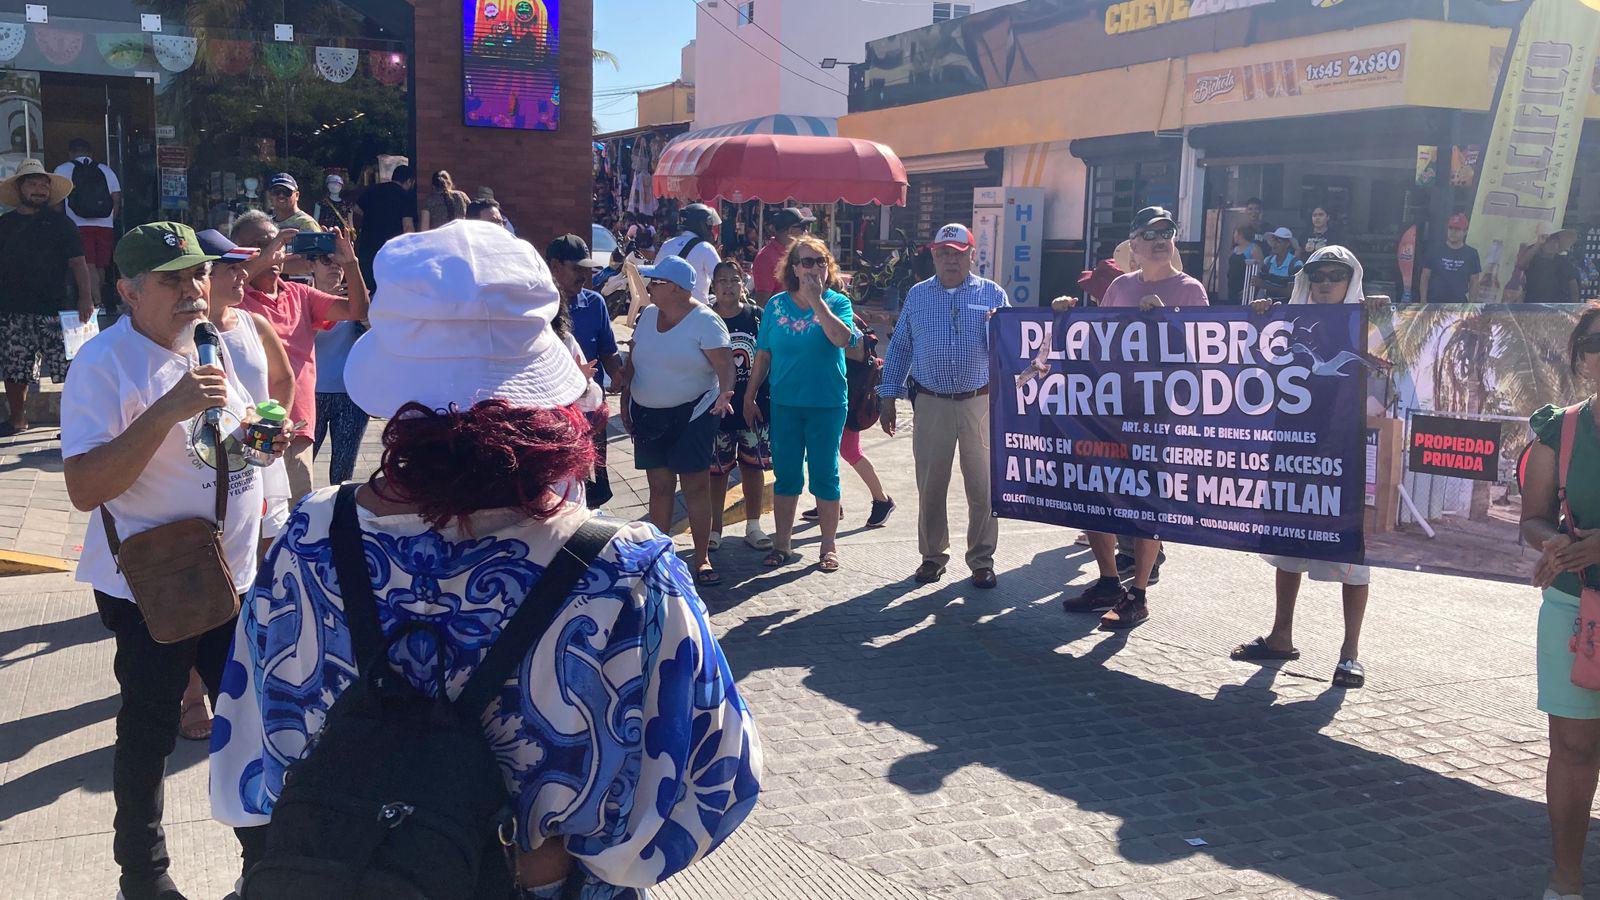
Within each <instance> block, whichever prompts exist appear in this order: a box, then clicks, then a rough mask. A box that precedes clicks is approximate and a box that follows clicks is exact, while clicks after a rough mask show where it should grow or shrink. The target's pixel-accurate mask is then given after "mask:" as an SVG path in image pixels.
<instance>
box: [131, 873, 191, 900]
mask: <svg viewBox="0 0 1600 900" xmlns="http://www.w3.org/2000/svg"><path fill="white" fill-rule="evenodd" d="M120 882H121V884H120V887H119V889H118V891H117V900H186V898H185V897H184V896H183V893H182V892H181V891H179V890H178V886H177V885H176V884H174V883H173V882H172V876H170V875H162V876H160V877H159V878H156V879H155V880H153V881H131V880H129V879H128V877H127V876H123V877H122V878H121V879H120Z"/></svg>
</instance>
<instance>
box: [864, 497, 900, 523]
mask: <svg viewBox="0 0 1600 900" xmlns="http://www.w3.org/2000/svg"><path fill="white" fill-rule="evenodd" d="M893 512H894V498H893V497H890V498H889V499H887V500H874V501H872V513H871V514H870V515H868V516H867V527H868V528H881V527H883V526H884V525H886V524H888V522H889V514H890V513H893Z"/></svg>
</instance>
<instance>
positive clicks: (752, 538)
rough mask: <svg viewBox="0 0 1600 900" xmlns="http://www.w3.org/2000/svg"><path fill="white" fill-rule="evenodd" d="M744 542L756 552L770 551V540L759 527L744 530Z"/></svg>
mask: <svg viewBox="0 0 1600 900" xmlns="http://www.w3.org/2000/svg"><path fill="white" fill-rule="evenodd" d="M744 542H745V543H746V544H749V545H750V546H751V547H752V548H754V549H756V550H771V549H772V538H771V537H770V536H769V535H768V534H767V533H766V532H765V531H762V530H761V526H760V525H756V526H753V527H748V528H746V529H745V530H744Z"/></svg>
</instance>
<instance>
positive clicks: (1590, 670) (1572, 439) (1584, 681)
mask: <svg viewBox="0 0 1600 900" xmlns="http://www.w3.org/2000/svg"><path fill="white" fill-rule="evenodd" d="M1586 415H1588V410H1587V409H1586V405H1585V404H1581V403H1580V404H1578V405H1576V406H1569V407H1567V408H1566V409H1564V410H1562V412H1561V456H1560V459H1561V462H1560V466H1559V468H1558V478H1559V481H1558V482H1557V488H1556V496H1557V497H1559V498H1560V500H1561V517H1562V519H1564V520H1565V522H1566V526H1567V533H1569V534H1571V535H1572V539H1573V540H1579V539H1581V538H1583V537H1585V536H1587V535H1586V532H1584V531H1582V530H1581V529H1579V528H1578V523H1577V520H1575V519H1574V518H1573V517H1572V508H1571V507H1570V506H1569V505H1568V504H1567V473H1568V471H1570V469H1571V468H1572V448H1573V445H1574V444H1576V443H1577V440H1578V420H1579V419H1581V418H1583V417H1584V416H1586ZM1587 574H1588V573H1587V572H1586V571H1585V572H1579V573H1578V581H1579V583H1580V584H1581V585H1582V586H1583V591H1582V594H1581V595H1580V596H1579V597H1578V618H1577V620H1576V621H1574V622H1573V623H1572V640H1571V641H1570V642H1568V645H1567V649H1569V650H1571V651H1572V654H1573V656H1572V683H1573V684H1574V685H1576V686H1578V687H1581V688H1584V689H1585V690H1590V691H1600V653H1597V650H1600V648H1597V646H1596V642H1597V641H1600V589H1597V588H1594V587H1591V586H1590V585H1589V580H1588V578H1587V577H1585V576H1587Z"/></svg>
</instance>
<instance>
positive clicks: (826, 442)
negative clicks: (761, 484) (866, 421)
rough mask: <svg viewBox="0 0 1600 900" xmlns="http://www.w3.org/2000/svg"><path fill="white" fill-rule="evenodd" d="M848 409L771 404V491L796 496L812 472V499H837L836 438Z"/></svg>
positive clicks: (837, 451) (803, 488)
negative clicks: (806, 474)
mask: <svg viewBox="0 0 1600 900" xmlns="http://www.w3.org/2000/svg"><path fill="white" fill-rule="evenodd" d="M847 411H848V410H847V408H846V407H843V406H821V407H819V406H784V405H782V404H780V403H773V404H772V427H771V428H770V430H769V431H770V433H769V435H768V439H769V440H770V442H771V444H772V480H773V484H772V492H773V493H774V494H778V495H781V496H784V497H798V496H800V492H801V491H803V490H805V486H806V478H805V470H806V469H810V470H811V496H813V497H815V498H817V499H818V500H838V499H839V439H840V438H842V437H844V420H845V416H846V414H847Z"/></svg>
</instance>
